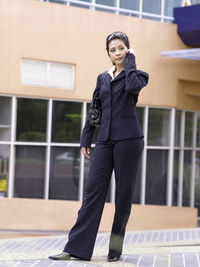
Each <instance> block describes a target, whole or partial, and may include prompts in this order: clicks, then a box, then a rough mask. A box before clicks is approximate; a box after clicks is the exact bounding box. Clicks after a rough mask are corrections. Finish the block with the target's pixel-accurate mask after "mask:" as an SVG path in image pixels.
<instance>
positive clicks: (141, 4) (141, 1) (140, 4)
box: [139, 0, 143, 19]
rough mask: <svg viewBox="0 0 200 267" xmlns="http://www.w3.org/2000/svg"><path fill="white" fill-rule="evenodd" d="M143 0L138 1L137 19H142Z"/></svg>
mask: <svg viewBox="0 0 200 267" xmlns="http://www.w3.org/2000/svg"><path fill="white" fill-rule="evenodd" d="M142 9H143V0H139V18H140V19H141V18H142Z"/></svg>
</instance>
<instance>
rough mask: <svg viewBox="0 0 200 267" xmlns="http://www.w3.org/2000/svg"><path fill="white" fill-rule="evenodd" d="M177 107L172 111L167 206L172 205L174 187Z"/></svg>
mask: <svg viewBox="0 0 200 267" xmlns="http://www.w3.org/2000/svg"><path fill="white" fill-rule="evenodd" d="M175 112H176V111H175V108H173V109H172V110H171V112H170V134H169V137H170V141H169V143H170V150H169V154H168V173H167V203H166V204H167V206H172V190H173V189H172V188H173V167H174V164H173V163H174V147H173V146H174V134H175V114H176V113H175Z"/></svg>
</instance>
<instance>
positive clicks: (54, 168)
mask: <svg viewBox="0 0 200 267" xmlns="http://www.w3.org/2000/svg"><path fill="white" fill-rule="evenodd" d="M79 166H80V148H79V147H76V148H75V147H52V149H51V171H50V186H49V198H50V199H66V200H78V188H79Z"/></svg>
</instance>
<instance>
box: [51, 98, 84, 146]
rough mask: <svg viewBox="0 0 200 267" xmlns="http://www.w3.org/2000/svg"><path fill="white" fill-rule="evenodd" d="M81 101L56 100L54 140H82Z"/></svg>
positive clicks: (53, 122) (53, 125) (53, 126)
mask: <svg viewBox="0 0 200 267" xmlns="http://www.w3.org/2000/svg"><path fill="white" fill-rule="evenodd" d="M81 105H82V104H81V103H75V102H64V101H54V102H53V118H52V142H60V143H62V142H72V143H74V142H76V143H79V142H80V131H81Z"/></svg>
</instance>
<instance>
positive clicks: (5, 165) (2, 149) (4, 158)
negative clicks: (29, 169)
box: [0, 145, 10, 198]
mask: <svg viewBox="0 0 200 267" xmlns="http://www.w3.org/2000/svg"><path fill="white" fill-rule="evenodd" d="M9 150H10V146H9V145H0V198H1V197H7V191H8V177H9Z"/></svg>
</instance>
